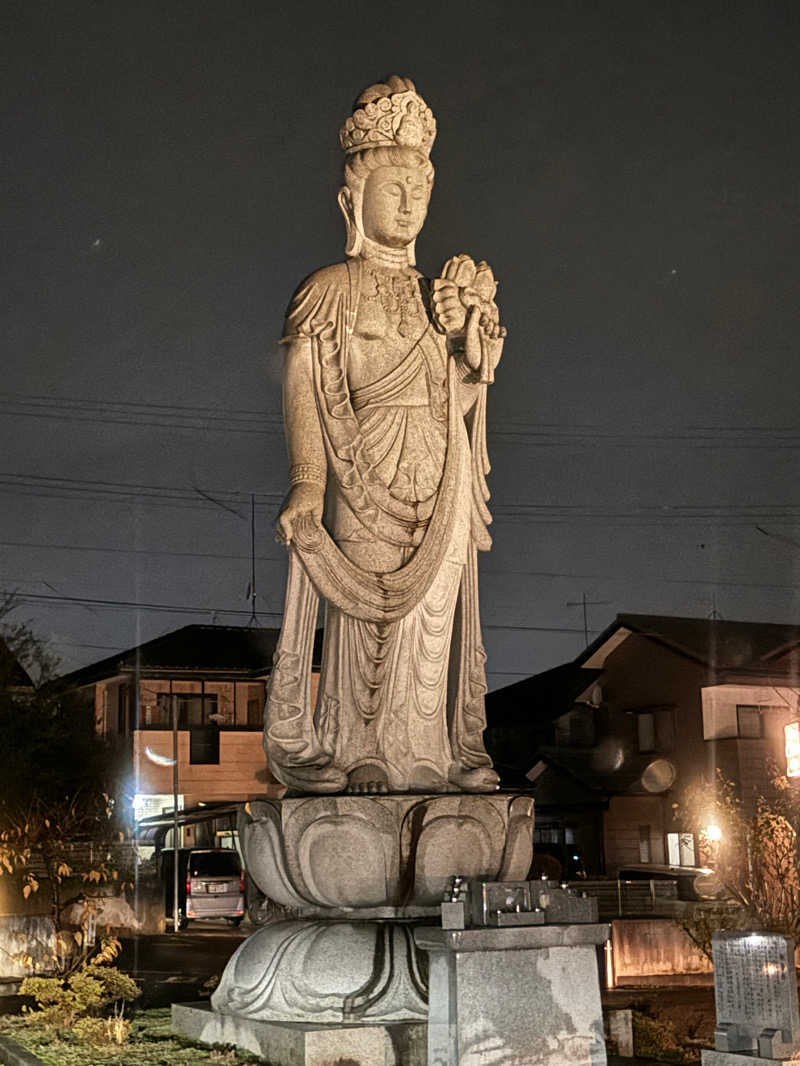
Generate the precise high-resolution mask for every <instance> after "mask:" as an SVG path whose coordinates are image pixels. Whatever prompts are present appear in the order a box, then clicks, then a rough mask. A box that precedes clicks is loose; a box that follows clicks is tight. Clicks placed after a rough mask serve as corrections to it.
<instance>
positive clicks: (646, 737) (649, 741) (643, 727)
mask: <svg viewBox="0 0 800 1066" xmlns="http://www.w3.org/2000/svg"><path fill="white" fill-rule="evenodd" d="M636 730H637V733H636V739H637V741H638V744H639V751H641V752H648V751H655V750H656V716H655V715H654V714H653V712H652V711H643V712H642V713H641V714H637V715H636Z"/></svg>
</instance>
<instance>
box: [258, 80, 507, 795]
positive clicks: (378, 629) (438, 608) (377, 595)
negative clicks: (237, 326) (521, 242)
mask: <svg viewBox="0 0 800 1066" xmlns="http://www.w3.org/2000/svg"><path fill="white" fill-rule="evenodd" d="M435 135H436V122H435V120H434V117H433V115H432V113H431V111H430V109H429V108H428V106H427V105H426V103H425V101H424V100H423V99H422V97H421V96H419V94H418V93H417V91H416V89H415V87H414V84H413V82H411V81H410V80H408V79H407V78H400V77H396V76H392V77H390V78H389V79H388V80H387V82H386V83H385V84H384V83H382V84H377V85H372V86H370V87H369V88H368V89H366V90H365V91H364V92H363V93H362V94H361V95H360V96H359V97H358V99H357V100H356V102H355V105H354V111H353V114H352V115H351V116H350V117H349V118H348V119H347V121H346V122H345V124H344V126H343V128H342V129H341V131H340V141H341V146H342V148H343V150H344V153H345V160H344V185H343V187H342V189H341V191H340V193H339V206H340V207H341V210H342V213H343V215H344V218H345V223H346V226H347V247H346V254H347V258H346V260H345V262H342V263H335V264H333V265H332V266H327V267H323V268H322V269H321V270H317V271H316V272H315V273H313V274H311V276H310V277H308V278H307V279H306V280H305V281H304V282H303V283H302V284H301V285H300V287H299V288H298V290H297V292H296V293H295V295H294V297H293V299H292V301H291V304H290V306H289V309H288V312H287V316H286V323H285V328H284V333H283V338H282V341H281V343H282V345H283V351H284V356H285V363H284V418H285V424H286V436H287V441H288V449H289V459H290V467H291V489H290V491H289V494H288V496H287V498H286V500H285V502H284V504H283V507H282V510H281V513H280V516H279V518H278V523H277V532H278V537H279V539H280V540H282V541H283V542H284V543H285V544H287V545H288V547H289V575H288V584H287V590H286V609H285V615H284V624H283V629H282V631H281V637H280V641H279V644H278V648H277V651H276V654H275V661H274V666H273V672H272V675H271V679H270V682H269V688H268V696H267V709H266V720H265V736H264V744H265V748H266V751H267V755H268V758H269V763H270V768H271V770H272V772H273V773H274V774H275V776H276V777H277V778H278V780H280V781H281V782H282V783H284V784H285V785H286V786H287V787H288V788H289V789H290V790H292V791H295V792H300V793H309V792H312V793H313V792H316V793H320V792H321V793H334V792H345V791H347V792H362V793H363V792H368V793H382V792H457V791H466V792H490V791H494V790H495V789H496V788H497V784H498V777H497V775H496V774H495V772H494V770H493V769H492V764H491V760H490V759H489V756H488V755H487V753H486V750H485V748H484V745H483V730H484V727H485V724H486V722H485V713H484V696H485V693H486V676H485V659H486V655H485V652H484V649H483V642H482V638H481V628H480V618H479V609H478V569H477V553H478V552H479V551H486V550H488V549H489V547H490V546H491V538H490V536H489V534H488V530H487V526H488V525H489V523H490V522H491V516H490V514H489V511H488V509H487V500H488V498H489V493H488V490H487V487H486V481H485V476H486V474H487V472H488V470H489V462H488V456H487V452H486V440H485V420H486V390H487V387H488V385H490V384H491V382H492V381H493V378H494V370H495V367H496V365H497V363H498V360H499V358H500V354H501V351H502V347H503V339H504V337H505V329H503V328H502V327H501V326H500V324H499V315H498V310H497V305H496V304H495V302H494V295H495V289H496V283H495V280H494V276H493V274H492V271H491V269H490V268H489V267H488V266H487V265H486V263H483V262H481V263H477V264H476V263H474V262H473V260H472V259H471V258H470V257H469V256H466V255H459V256H456V257H455V258H453V259H450V260H449V261H448V262H447V263H446V264H445V266H444V268H443V270H442V274H441V276H440V277H438V278H436V279H434V280H428V279H427V278H425V277H423V276H422V274H421V273H420V272H419V271H418V270H417V269H416V268H415V250H414V249H415V241H416V238H417V235H418V234H419V232H420V230H421V228H422V225H423V222H424V221H425V216H426V214H427V210H428V203H429V201H430V196H431V190H432V188H433V176H434V170H433V164H432V163H431V161H430V151H431V146H432V145H433V141H434V137H435ZM320 598H322V600H323V601H324V604H325V621H324V625H325V631H324V642H323V654H322V668H321V673H320V677H319V688H318V692H317V693H316V698H315V699H314V700H313V701H312V670H311V666H312V651H313V646H314V632H315V627H316V621H317V614H318V607H319V601H320Z"/></svg>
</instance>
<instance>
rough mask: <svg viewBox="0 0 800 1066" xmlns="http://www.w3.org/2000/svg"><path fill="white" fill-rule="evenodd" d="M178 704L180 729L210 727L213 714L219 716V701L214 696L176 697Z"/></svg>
mask: <svg viewBox="0 0 800 1066" xmlns="http://www.w3.org/2000/svg"><path fill="white" fill-rule="evenodd" d="M175 699H176V701H177V703H178V728H179V729H191V728H192V726H201V725H208V724H209V722H211V721H213V719H211V717H210V716H211V715H212V714H217V704H218V702H219V699H218V697H217V696H216V695H213V696H194V695H192V696H183V695H180V696H175Z"/></svg>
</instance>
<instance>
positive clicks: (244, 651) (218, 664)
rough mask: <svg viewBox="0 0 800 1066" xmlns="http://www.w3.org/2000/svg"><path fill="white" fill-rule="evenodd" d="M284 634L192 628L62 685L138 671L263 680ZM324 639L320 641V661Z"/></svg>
mask: <svg viewBox="0 0 800 1066" xmlns="http://www.w3.org/2000/svg"><path fill="white" fill-rule="evenodd" d="M279 635H280V630H279V629H267V628H262V627H256V626H212V625H190V626H183V628H182V629H175V630H173V631H172V632H171V633H165V634H163V636H160V637H156V638H155V639H154V640H148V641H147V642H146V643H144V644H139V645H137V646H136V647H135V648H129V649H128V650H127V651H123V652H120V653H119V654H117V655H110V656H109V657H108V658H106V659H101V660H100V661H99V662H96V663H91V664H90V665H89V666H84V667H82V668H81V669H80V670H75V671H73V672H72V673H70V674H65V675H64V677H62V678H60V679H59V684H60V685H62V686H66V687H69V688H80V687H81V686H83V685H89V684H93V683H94V682H96V681H102V680H103V679H104V678H108V677H115V676H116V675H117V674H121V673H130V672H132V671H137V672H139V673H140V674H142V675H143V676H147V675H148V674H159V673H160V674H165V673H166V674H180V673H187V674H201V673H209V674H223V673H230V674H241V675H242V676H251V677H257V676H260V675H262V674H266V673H269V671H270V670H271V668H272V656H273V653H274V651H275V646H276V644H277V642H278V637H279ZM319 638H320V634H319V633H318V634H317V640H316V642H315V648H314V651H315V662H317V663H318V662H319V650H320V647H321V641H320V639H319Z"/></svg>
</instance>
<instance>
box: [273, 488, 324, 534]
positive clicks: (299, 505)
mask: <svg viewBox="0 0 800 1066" xmlns="http://www.w3.org/2000/svg"><path fill="white" fill-rule="evenodd" d="M324 505H325V489H324V488H323V487H322V486H321V485H317V484H316V483H315V482H313V481H300V482H298V483H297V484H296V485H293V486H292V489H291V491H290V492H289V495H288V496H287V498H286V503H285V504H284V506H283V507H282V508H281V513H280V514H279V515H278V521H277V522H276V523H275V538H276V540H279V541H280V542H281V543H282V544H287V545H288V544H291V543H292V537H293V536H294V527H295V523H296V522H298V521H299V520H300V519H302V518H306V517H308V518H311V519H312V521H314V522H315V523H317V524H319V523H321V522H322V510H323V507H324Z"/></svg>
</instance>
